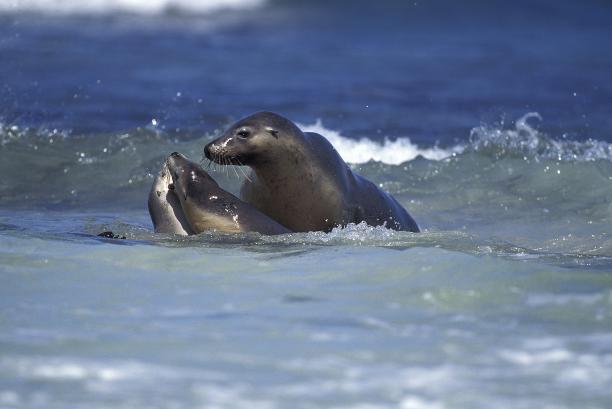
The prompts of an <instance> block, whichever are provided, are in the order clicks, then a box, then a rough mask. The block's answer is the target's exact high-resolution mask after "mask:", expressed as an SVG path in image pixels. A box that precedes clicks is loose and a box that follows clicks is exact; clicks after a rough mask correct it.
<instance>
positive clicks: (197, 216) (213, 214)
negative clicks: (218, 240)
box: [154, 152, 291, 235]
mask: <svg viewBox="0 0 612 409" xmlns="http://www.w3.org/2000/svg"><path fill="white" fill-rule="evenodd" d="M165 166H166V167H167V169H168V171H169V174H170V177H171V178H172V183H171V184H168V185H167V186H168V190H169V191H170V193H172V195H168V196H167V198H168V202H169V205H170V207H171V208H172V210H173V211H176V209H175V207H174V206H173V205H172V203H173V202H171V200H172V198H173V197H174V198H176V200H177V201H178V204H179V205H180V209H181V211H182V212H181V213H182V216H183V218H184V220H185V221H186V222H187V224H188V226H189V233H188V234H192V233H195V234H197V233H201V232H203V231H206V230H218V231H222V232H229V233H245V232H251V231H255V232H258V233H261V234H267V235H275V234H284V233H290V232H291V231H290V230H289V229H287V228H286V227H284V226H282V225H281V224H279V223H277V222H275V221H274V220H272V219H271V218H269V217H268V216H266V215H265V214H263V213H261V212H260V211H258V210H256V209H255V208H253V207H252V206H251V205H249V204H248V203H245V202H243V201H242V200H240V199H238V198H237V197H236V196H234V195H233V194H231V193H229V192H227V191H225V190H223V189H221V188H220V187H219V185H218V184H217V182H215V180H214V179H213V178H212V177H210V175H209V174H208V173H206V171H205V170H204V169H202V167H201V166H200V165H198V164H197V163H195V162H192V161H190V160H189V159H187V158H186V157H185V156H183V155H181V154H180V153H178V152H174V153H172V154H171V155H170V156H169V157H168V159H167V160H166V164H165ZM174 214H176V213H174ZM170 216H172V214H171V215H170ZM177 220H179V221H181V220H182V219H180V218H178V217H177ZM154 223H155V222H154ZM173 226H176V225H175V224H173ZM181 227H183V225H182V224H181ZM185 231H187V229H185Z"/></svg>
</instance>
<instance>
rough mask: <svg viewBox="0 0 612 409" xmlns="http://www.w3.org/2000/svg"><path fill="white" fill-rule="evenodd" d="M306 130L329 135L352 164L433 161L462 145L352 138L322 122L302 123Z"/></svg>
mask: <svg viewBox="0 0 612 409" xmlns="http://www.w3.org/2000/svg"><path fill="white" fill-rule="evenodd" d="M299 126H300V128H301V129H302V130H303V131H305V132H316V133H319V134H321V135H323V136H325V137H326V138H327V140H329V141H330V142H331V144H332V145H334V147H335V148H336V149H337V150H338V153H340V156H342V157H343V158H344V160H346V161H347V162H349V163H365V162H368V161H370V160H375V161H378V162H383V163H387V164H389V165H399V164H400V163H402V162H406V161H409V160H412V159H414V158H416V157H417V156H419V155H421V156H423V157H425V158H427V159H431V160H441V159H444V158H448V157H449V156H451V155H452V154H453V153H460V152H461V151H463V147H461V146H455V147H453V148H450V149H442V148H439V147H431V148H420V147H419V146H417V145H416V144H414V143H412V141H411V140H410V139H409V138H397V139H395V140H389V139H385V140H384V142H376V141H373V140H371V139H368V138H361V139H351V138H347V137H345V136H342V135H341V134H340V132H338V131H334V130H331V129H328V128H325V127H324V126H323V124H322V123H321V121H317V122H316V123H315V124H312V125H299Z"/></svg>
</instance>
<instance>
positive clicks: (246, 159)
mask: <svg viewBox="0 0 612 409" xmlns="http://www.w3.org/2000/svg"><path fill="white" fill-rule="evenodd" d="M296 135H302V131H301V130H300V129H299V128H298V127H297V126H296V125H295V124H294V123H293V122H291V121H290V120H288V119H287V118H285V117H282V116H280V115H278V114H275V113H272V112H258V113H256V114H253V115H250V116H247V117H246V118H243V119H241V120H239V121H238V122H236V123H235V124H233V125H232V126H230V127H229V128H228V129H227V130H226V131H225V133H224V134H223V135H221V136H220V137H219V138H217V139H215V140H214V141H212V142H210V143H209V144H208V145H206V146H205V147H204V155H205V156H206V157H207V158H208V159H209V160H212V161H214V162H216V163H219V164H222V165H227V164H231V165H253V164H256V163H258V162H259V163H262V162H264V163H265V162H267V161H268V158H270V157H271V156H274V155H275V154H277V153H278V152H281V151H282V150H283V149H285V148H286V145H287V144H290V143H291V142H292V141H293V140H294V138H293V137H294V136H296Z"/></svg>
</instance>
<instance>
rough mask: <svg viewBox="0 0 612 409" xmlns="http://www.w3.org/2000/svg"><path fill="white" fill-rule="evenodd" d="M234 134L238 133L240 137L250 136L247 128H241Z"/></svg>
mask: <svg viewBox="0 0 612 409" xmlns="http://www.w3.org/2000/svg"><path fill="white" fill-rule="evenodd" d="M236 135H238V136H239V137H240V138H248V137H249V136H251V132H249V130H248V129H241V130H239V131H238V132H237V133H236Z"/></svg>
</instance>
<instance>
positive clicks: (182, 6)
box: [0, 0, 265, 16]
mask: <svg viewBox="0 0 612 409" xmlns="http://www.w3.org/2000/svg"><path fill="white" fill-rule="evenodd" d="M264 3H265V0H15V1H1V2H0V13H23V12H26V13H32V12H33V13H42V14H52V15H72V14H75V15H83V14H84V15H106V14H114V13H130V14H138V15H151V16H152V15H160V14H166V13H169V12H172V13H178V14H181V13H183V14H198V15H202V14H210V13H213V12H217V11H220V10H226V9H230V10H248V9H253V8H257V7H260V6H261V5H263V4H264Z"/></svg>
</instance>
